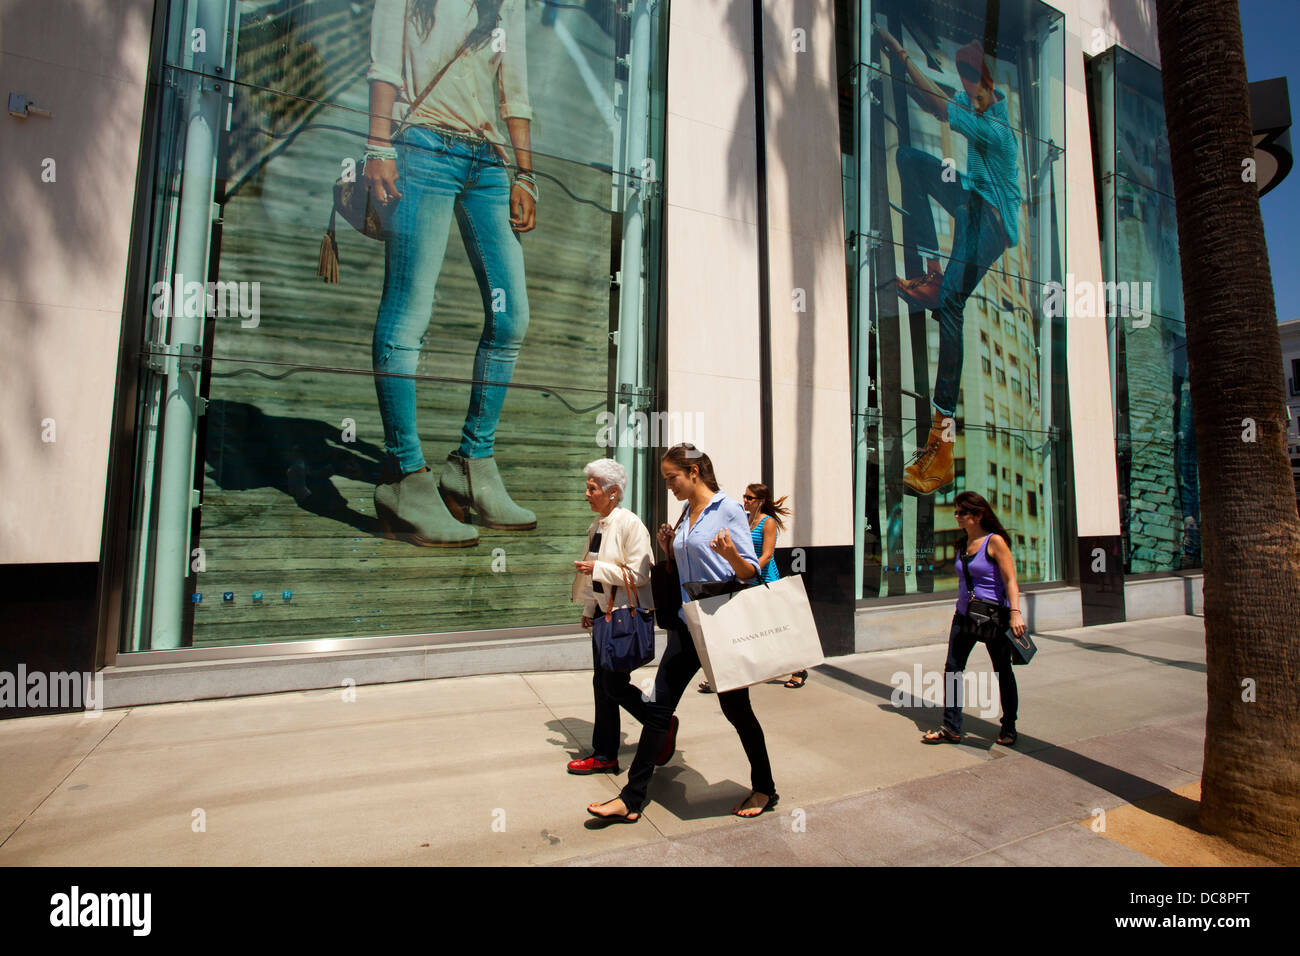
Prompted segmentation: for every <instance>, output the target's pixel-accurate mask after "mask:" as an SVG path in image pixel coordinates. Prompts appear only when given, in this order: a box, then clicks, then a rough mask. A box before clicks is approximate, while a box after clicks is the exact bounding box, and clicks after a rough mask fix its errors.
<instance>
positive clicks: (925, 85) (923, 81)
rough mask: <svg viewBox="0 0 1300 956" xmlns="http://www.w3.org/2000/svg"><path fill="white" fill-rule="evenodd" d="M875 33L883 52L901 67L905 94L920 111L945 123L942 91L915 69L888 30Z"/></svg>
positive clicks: (944, 104)
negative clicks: (878, 36) (878, 35)
mask: <svg viewBox="0 0 1300 956" xmlns="http://www.w3.org/2000/svg"><path fill="white" fill-rule="evenodd" d="M876 32H877V33H879V34H880V42H881V43H882V44H883V45H884V48H885V52H886V53H888V54H889V55H890V56H892V57H894V58H895V59H896V60H898V62H900V63H901V64H902V65H903V69H904V70H905V71H906V73H907V79H908V80H909V85H908V87H907V92H908V93H910V94H911V96H912V99H914V100H916V102H918V103H919V104H921V109H923V110H925V111H926V112H927V113H930V114H932V115H934V116H936V117H938V118H939V119H941V120H944V121H947V119H948V99H947V97H945V96H944V95H943V90H941V89H939V87H938V86H937V85H936V84H935V83H934V82H933V81H932V80H931V79H930V78H929V77H928V76H926V75H925V74H924V73H922V72H921V71H920V70H918V69H917V68H916V64H914V63H913V62H912V58H911V57H910V56H909V55H908V53H907V51H906V50H904V49H903V45H902V44H901V43H899V42H898V41H897V40H896V39H894V37H893V36H892V35H891V34H890V33H889V31H888V30H885V29H882V28H881V27H877V28H876Z"/></svg>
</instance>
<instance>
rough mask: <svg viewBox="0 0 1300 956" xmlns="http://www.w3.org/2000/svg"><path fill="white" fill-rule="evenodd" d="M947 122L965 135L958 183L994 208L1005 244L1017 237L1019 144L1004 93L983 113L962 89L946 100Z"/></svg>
mask: <svg viewBox="0 0 1300 956" xmlns="http://www.w3.org/2000/svg"><path fill="white" fill-rule="evenodd" d="M948 125H949V126H950V127H952V129H953V131H954V132H957V133H960V134H961V135H962V136H964V137H966V142H967V151H966V172H964V173H962V175H961V184H962V185H963V186H964V187H966V188H967V189H971V190H974V191H975V192H976V193H978V194H979V195H980V196H982V197H983V198H984V199H986V200H988V202H989V203H990V204H991V205H992V206H993V208H994V209H996V210H997V211H998V215H999V216H1001V217H1002V228H1003V229H1004V230H1006V234H1007V245H1009V246H1014V245H1015V244H1016V243H1017V242H1019V241H1020V224H1019V216H1020V171H1019V162H1018V159H1017V156H1018V152H1019V147H1018V146H1017V145H1016V134H1015V133H1014V132H1013V131H1012V129H1011V120H1010V117H1009V116H1008V114H1007V98H1006V94H1004V93H1002V92H1000V91H999V92H998V94H997V97H996V99H995V100H994V101H993V103H992V104H991V105H990V106H989V108H988V109H986V110H985V111H984V112H983V113H977V112H975V110H974V109H973V108H972V107H971V105H970V97H969V96H967V95H966V91H965V90H962V91H960V92H958V94H957V95H956V97H955V98H953V99H951V100H949V101H948Z"/></svg>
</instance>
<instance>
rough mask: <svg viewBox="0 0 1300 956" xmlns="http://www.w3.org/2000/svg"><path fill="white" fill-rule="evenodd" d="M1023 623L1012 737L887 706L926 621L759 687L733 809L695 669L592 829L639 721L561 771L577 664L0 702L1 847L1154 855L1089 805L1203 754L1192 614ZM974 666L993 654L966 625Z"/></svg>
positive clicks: (510, 860)
mask: <svg viewBox="0 0 1300 956" xmlns="http://www.w3.org/2000/svg"><path fill="white" fill-rule="evenodd" d="M1035 639H1036V641H1037V643H1038V646H1039V649H1040V650H1039V654H1038V656H1037V657H1036V658H1035V660H1034V663H1033V664H1032V665H1030V666H1029V667H1026V668H1017V676H1018V678H1019V688H1020V720H1019V728H1020V731H1021V736H1020V741H1019V743H1018V745H1017V746H1016V748H1014V749H1008V748H1005V747H998V746H995V745H994V744H993V739H994V737H996V734H997V728H998V722H997V717H996V715H993V716H989V717H980V716H979V715H978V704H977V703H976V702H973V701H971V700H969V699H968V702H967V707H966V726H965V730H966V732H967V737H966V741H965V742H964V743H963V744H961V745H959V746H953V745H940V746H925V745H922V744H921V743H920V742H919V738H920V735H921V733H922V732H923V731H924V730H926V729H929V728H930V727H933V726H936V725H937V724H938V722H939V720H940V714H941V711H940V710H939V709H937V708H935V707H932V706H917V705H916V704H919V701H914V700H913V699H912V698H911V697H910V696H908V697H906V698H905V699H903V701H902V703H903V704H904V705H905V706H901V707H894V706H892V705H891V703H890V696H891V693H893V692H894V690H895V684H897V683H898V681H894V682H893V683H891V677H893V676H894V675H896V674H898V673H904V674H906V675H907V676H908V679H909V681H910V680H912V679H913V678H914V676H915V672H914V667H915V666H916V665H920V666H921V668H922V669H923V670H927V671H938V670H941V669H942V666H943V657H944V652H945V648H944V647H942V646H938V645H932V646H929V647H915V648H904V649H899V650H890V651H878V652H874V653H869V654H858V655H853V656H849V657H842V658H835V659H833V660H831V661H830V662H828V663H827V664H826V665H824V666H823V667H821V668H819V669H817V670H815V671H813V673H812V675H811V677H810V680H809V682H808V685H807V687H805V688H804V689H802V690H799V691H792V690H787V689H786V688H784V687H781V686H780V685H777V684H772V685H763V686H760V687H757V688H755V689H754V691H753V700H754V710H755V712H756V713H757V714H758V716H759V718H760V720H761V721H762V722H763V727H764V730H765V732H766V735H767V741H768V749H769V751H770V753H771V756H772V765H773V768H774V771H775V774H774V775H775V777H776V782H777V787H778V790H779V791H780V793H781V802H780V806H779V807H778V808H777V810H776V811H774V812H773V813H770V814H765V815H764V816H762V817H760V818H758V819H757V820H751V821H746V820H740V819H737V818H734V817H731V816H729V815H728V813H727V811H728V810H729V808H730V807H731V806H733V805H734V804H735V803H737V802H739V801H740V799H742V798H743V797H744V795H745V794H746V793H747V792H748V789H749V788H748V776H749V775H748V764H747V762H746V760H745V757H744V754H743V752H742V751H741V748H740V744H739V741H738V740H737V739H736V736H735V733H734V731H733V730H732V729H731V727H730V725H729V724H728V723H727V722H726V720H725V718H723V716H722V713H721V711H720V710H719V708H718V703H717V697H716V696H714V695H702V694H697V693H695V692H694V690H693V689H692V690H689V691H687V693H686V696H685V697H684V698H683V700H682V704H681V707H680V708H679V710H678V714H679V716H680V717H681V733H680V735H679V737H678V750H677V755H676V756H675V757H674V758H673V760H672V762H671V763H669V764H668V766H666V767H664V768H662V769H660V770H659V771H658V772H657V773H656V774H655V780H654V782H653V783H652V785H651V791H650V796H651V800H652V802H651V803H650V804H649V805H648V807H647V809H646V813H645V815H644V816H643V818H642V819H641V821H640V822H639V823H637V824H635V825H615V826H608V827H604V828H593V827H592V826H591V824H590V823H589V821H590V818H589V817H588V815H587V814H586V812H585V811H584V808H585V807H586V805H587V804H588V803H590V802H592V801H596V800H604V799H608V798H609V797H610V796H612V795H613V794H614V793H616V792H617V789H618V786H619V785H621V783H622V782H623V781H624V780H625V779H626V770H627V767H628V765H629V764H630V762H631V758H632V753H633V748H634V747H635V744H636V739H637V735H638V733H639V728H638V725H637V724H636V722H635V721H633V720H632V719H631V718H629V717H627V716H626V715H624V722H623V731H624V749H623V752H622V756H621V761H620V762H621V764H622V767H623V771H624V773H623V775H620V776H619V777H617V778H610V777H606V776H591V777H574V776H571V775H569V774H567V773H565V771H564V763H565V762H566V761H567V760H569V759H570V757H571V755H574V754H577V753H579V752H581V753H583V754H585V753H586V752H587V751H586V749H585V748H586V745H587V743H588V742H589V740H590V731H591V726H590V721H591V675H590V672H560V673H542V674H523V675H488V676H482V677H461V678H453V679H446V680H437V681H420V682H414V683H406V684H389V685H379V686H363V687H358V688H355V691H354V693H355V700H354V701H351V702H348V701H346V700H345V699H344V696H345V693H344V691H343V690H342V689H340V690H329V691H310V692H304V693H291V694H277V695H272V696H265V697H249V698H240V699H235V700H221V701H200V702H194V703H182V704H162V705H156V706H151V707H138V708H134V709H129V710H120V711H106V712H104V713H103V714H101V715H99V716H97V717H83V716H81V715H61V716H52V717H32V718H23V719H17V720H10V721H4V722H0V766H3V767H4V768H5V773H4V775H3V779H0V865H2V866H15V865H77V866H95V865H120V866H128V865H152V866H176V865H233V864H238V865H263V864H287V865H448V864H475V865H530V864H577V865H624V864H629V865H645V864H649V865H696V864H711V865H719V864H739V865H748V864H760V865H773V864H811V865H821V864H829V865H844V864H854V865H911V864H932V865H946V864H977V865H985V864H989V865H1008V864H1009V865H1016V864H1039V865H1042V864H1051V865H1067V866H1076V865H1089V864H1104V865H1156V864H1157V861H1156V860H1153V859H1152V858H1151V857H1148V856H1145V855H1143V854H1141V853H1138V852H1136V851H1134V850H1132V849H1129V848H1128V847H1126V846H1124V845H1123V844H1121V843H1119V842H1116V841H1114V840H1112V839H1108V838H1107V837H1106V836H1105V835H1104V834H1101V833H1097V832H1094V831H1093V829H1092V828H1090V827H1089V826H1088V822H1089V821H1091V820H1092V819H1093V816H1094V811H1097V810H1104V811H1110V810H1112V809H1114V808H1115V807H1118V806H1121V805H1123V804H1127V803H1132V802H1134V801H1136V800H1140V799H1143V798H1146V797H1149V796H1152V795H1154V794H1158V793H1161V792H1163V791H1164V790H1167V789H1168V790H1173V789H1175V788H1179V787H1184V786H1186V785H1188V784H1191V783H1194V782H1195V781H1197V780H1198V779H1199V777H1200V767H1201V748H1202V742H1203V731H1204V713H1205V703H1204V698H1205V676H1204V675H1205V665H1204V636H1203V624H1202V620H1201V618H1198V617H1173V618H1161V619H1157V620H1150V621H1140V622H1135V623H1130V624H1116V625H1106V626H1102V627H1094V628H1087V629H1077V630H1069V631H1061V632H1057V633H1053V634H1044V635H1036V636H1035ZM970 666H971V668H972V670H984V671H987V670H988V668H989V664H988V659H987V654H986V652H985V651H984V649H983V648H982V647H976V649H975V652H974V653H973V654H972V656H971V665H970ZM651 673H652V671H651V670H650V669H646V670H644V671H639V672H638V673H637V674H636V675H634V678H633V679H634V680H635V681H636V682H638V683H640V682H642V681H643V680H646V679H648V678H649V677H650V676H651ZM701 677H702V675H701ZM925 696H926V697H928V698H931V699H935V697H934V693H933V691H927V693H926V694H925ZM994 701H995V702H996V697H995V698H994ZM1080 821H1083V823H1082V825H1081V823H1080ZM592 822H594V821H592Z"/></svg>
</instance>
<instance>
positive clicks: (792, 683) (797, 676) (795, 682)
mask: <svg viewBox="0 0 1300 956" xmlns="http://www.w3.org/2000/svg"><path fill="white" fill-rule="evenodd" d="M806 683H808V672H807V671H795V672H794V673H793V674H791V675H790V679H789V680H788V681H786V682H785V686H786V687H789V688H790V689H791V690H798V689H799V688H800V687H802V686H803V685H804V684H806Z"/></svg>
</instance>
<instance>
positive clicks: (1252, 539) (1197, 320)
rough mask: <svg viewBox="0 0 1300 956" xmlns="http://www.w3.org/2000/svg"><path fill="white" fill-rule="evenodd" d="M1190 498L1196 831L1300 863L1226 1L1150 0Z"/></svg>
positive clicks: (1279, 560)
mask: <svg viewBox="0 0 1300 956" xmlns="http://www.w3.org/2000/svg"><path fill="white" fill-rule="evenodd" d="M1156 9H1157V14H1158V18H1159V38H1160V57H1161V60H1162V72H1163V82H1164V99H1165V110H1166V119H1167V123H1168V127H1169V144H1170V153H1171V157H1172V163H1173V176H1174V193H1175V198H1176V202H1177V207H1178V241H1179V246H1180V256H1181V260H1182V272H1183V299H1184V309H1185V313H1186V318H1187V357H1188V364H1189V377H1190V382H1191V394H1192V407H1193V409H1194V410H1195V418H1196V442H1197V452H1198V458H1199V463H1200V479H1201V488H1202V491H1203V493H1202V497H1201V514H1202V530H1203V538H1202V541H1203V554H1204V565H1205V656H1206V666H1207V691H1208V707H1207V710H1206V717H1205V767H1204V769H1203V771H1202V776H1201V808H1200V823H1201V826H1202V828H1203V829H1205V830H1207V831H1209V832H1211V833H1216V834H1219V835H1221V836H1224V837H1226V838H1227V839H1229V840H1231V841H1232V842H1233V843H1235V844H1237V845H1239V846H1241V847H1243V848H1245V849H1248V850H1251V851H1254V852H1257V853H1263V854H1267V855H1269V856H1271V857H1273V858H1275V859H1278V860H1282V861H1285V862H1290V863H1297V862H1300V744H1298V743H1297V739H1298V738H1297V725H1298V724H1300V519H1298V518H1297V515H1296V505H1295V487H1294V484H1293V482H1292V477H1291V466H1290V461H1289V456H1288V453H1287V439H1286V427H1287V423H1286V410H1285V409H1286V404H1285V403H1286V399H1285V396H1284V394H1283V390H1282V353H1281V345H1280V343H1279V339H1278V332H1277V317H1276V315H1275V313H1274V306H1273V284H1272V279H1271V277H1270V274H1269V266H1268V252H1267V249H1266V248H1265V244H1264V227H1263V222H1262V220H1261V218H1260V213H1259V197H1258V194H1257V191H1256V185H1255V183H1254V182H1253V178H1254V177H1253V176H1250V177H1249V179H1250V180H1252V181H1248V180H1247V178H1246V176H1245V174H1247V172H1248V166H1246V165H1243V160H1247V159H1250V160H1251V161H1252V162H1253V156H1254V150H1253V148H1252V145H1251V143H1252V138H1251V122H1250V101H1249V93H1248V90H1247V84H1246V63H1245V56H1244V53H1243V51H1242V39H1241V21H1240V17H1239V14H1238V10H1237V0H1157V3H1156Z"/></svg>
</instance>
